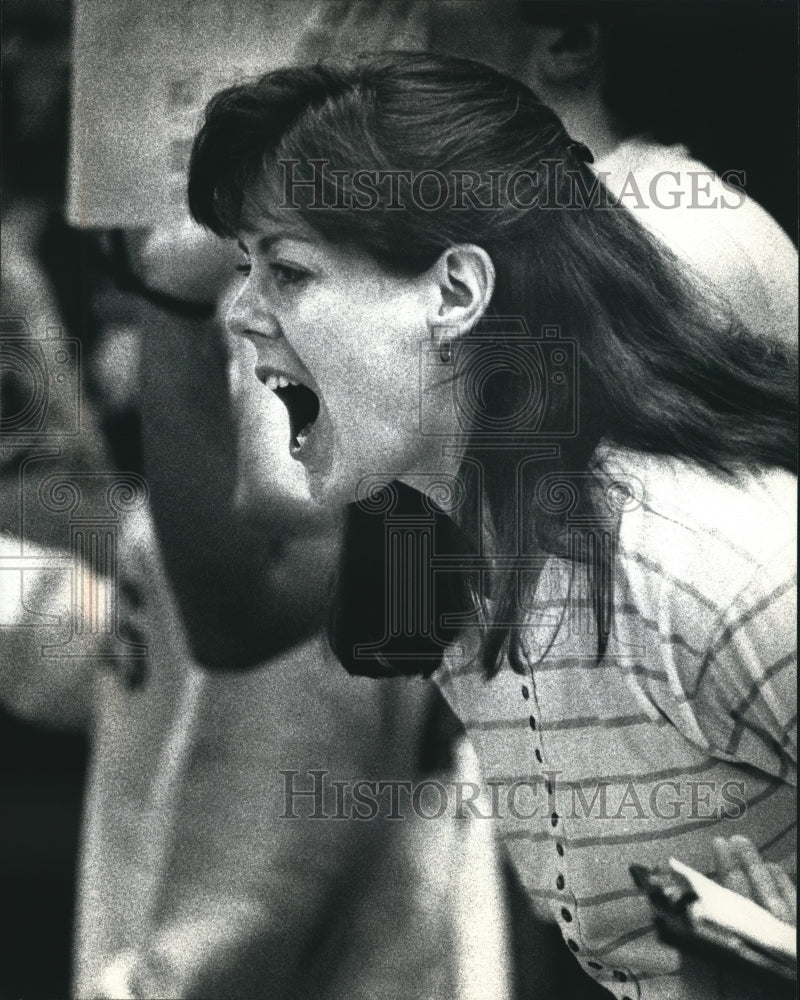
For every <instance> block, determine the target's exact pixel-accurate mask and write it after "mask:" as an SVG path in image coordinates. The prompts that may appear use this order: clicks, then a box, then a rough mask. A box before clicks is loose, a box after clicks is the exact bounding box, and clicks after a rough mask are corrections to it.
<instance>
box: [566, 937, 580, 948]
mask: <svg viewBox="0 0 800 1000" xmlns="http://www.w3.org/2000/svg"><path fill="white" fill-rule="evenodd" d="M567 947H568V948H570V949H571V950H572V951H580V949H579V948H578V943H577V941H573V940H572V938H567Z"/></svg>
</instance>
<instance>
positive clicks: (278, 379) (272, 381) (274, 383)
mask: <svg viewBox="0 0 800 1000" xmlns="http://www.w3.org/2000/svg"><path fill="white" fill-rule="evenodd" d="M298 384H299V383H297V382H295V381H294V379H291V378H289V377H288V376H286V375H267V385H268V386H269V388H270V389H285V388H286V386H287V385H298Z"/></svg>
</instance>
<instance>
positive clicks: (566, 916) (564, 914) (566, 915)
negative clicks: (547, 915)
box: [561, 906, 572, 923]
mask: <svg viewBox="0 0 800 1000" xmlns="http://www.w3.org/2000/svg"><path fill="white" fill-rule="evenodd" d="M561 916H562V917H563V918H564V919H565V920H566V922H567V923H571V921H572V914H571V913H570V912H569V910H568V909H567V908H566V906H564V907H562V909H561Z"/></svg>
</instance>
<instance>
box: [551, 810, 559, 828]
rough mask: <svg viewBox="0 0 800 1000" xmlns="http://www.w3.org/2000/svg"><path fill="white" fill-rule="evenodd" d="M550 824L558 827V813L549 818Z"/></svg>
mask: <svg viewBox="0 0 800 1000" xmlns="http://www.w3.org/2000/svg"><path fill="white" fill-rule="evenodd" d="M550 823H551V824H552V825H553V826H558V813H553V815H552V816H551V817H550Z"/></svg>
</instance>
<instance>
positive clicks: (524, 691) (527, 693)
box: [522, 684, 531, 701]
mask: <svg viewBox="0 0 800 1000" xmlns="http://www.w3.org/2000/svg"><path fill="white" fill-rule="evenodd" d="M530 696H531V693H530V691H529V690H528V685H527V684H523V685H522V697H523V698H524V699H525V700H526V701H527V700H528V698H530Z"/></svg>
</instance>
